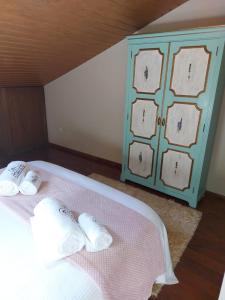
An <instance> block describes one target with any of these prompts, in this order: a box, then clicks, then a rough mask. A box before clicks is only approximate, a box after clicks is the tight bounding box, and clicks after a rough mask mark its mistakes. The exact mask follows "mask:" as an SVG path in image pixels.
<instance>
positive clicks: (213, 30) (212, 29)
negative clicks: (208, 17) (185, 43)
mask: <svg viewBox="0 0 225 300" xmlns="http://www.w3.org/2000/svg"><path fill="white" fill-rule="evenodd" d="M203 33H204V34H209V38H210V36H211V37H214V36H215V34H216V35H217V37H221V38H222V37H224V38H225V25H218V26H209V27H198V28H190V29H185V30H183V29H181V30H176V31H167V32H155V33H144V34H133V35H130V36H128V37H127V39H128V42H132V41H134V42H135V41H136V42H137V41H138V40H139V39H145V38H147V39H150V38H154V39H155V38H167V37H170V38H171V37H173V36H174V37H182V36H184V35H189V34H192V35H193V34H196V35H197V34H203ZM204 38H205V37H204Z"/></svg>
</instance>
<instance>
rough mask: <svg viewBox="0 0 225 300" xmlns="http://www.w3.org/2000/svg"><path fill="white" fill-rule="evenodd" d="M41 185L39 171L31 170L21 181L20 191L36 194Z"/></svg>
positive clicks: (25, 193) (26, 193) (24, 193)
mask: <svg viewBox="0 0 225 300" xmlns="http://www.w3.org/2000/svg"><path fill="white" fill-rule="evenodd" d="M40 185H41V177H40V176H39V174H38V173H37V172H34V171H29V172H28V173H27V174H26V176H25V177H24V178H23V180H22V181H21V183H20V186H19V191H20V192H21V194H23V195H35V194H37V192H38V189H39V187H40Z"/></svg>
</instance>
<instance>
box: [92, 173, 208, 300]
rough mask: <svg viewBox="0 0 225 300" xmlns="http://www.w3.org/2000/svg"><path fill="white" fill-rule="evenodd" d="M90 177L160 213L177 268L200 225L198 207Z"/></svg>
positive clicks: (113, 181)
mask: <svg viewBox="0 0 225 300" xmlns="http://www.w3.org/2000/svg"><path fill="white" fill-rule="evenodd" d="M90 177H91V178H93V179H95V180H97V181H100V182H102V183H105V184H107V185H109V186H112V187H114V188H116V189H118V190H120V191H122V192H124V193H126V194H129V195H131V196H133V197H136V198H138V199H139V200H141V201H143V202H145V203H146V204H148V205H149V206H151V208H153V209H154V210H155V211H156V212H157V213H158V215H159V216H160V217H161V219H162V220H163V222H164V224H165V226H166V229H167V233H168V239H169V245H170V252H171V258H172V263H173V267H174V268H175V266H176V265H177V263H178V262H179V261H180V259H181V256H182V254H183V253H184V250H185V248H186V247H187V245H188V243H189V242H190V240H191V238H192V236H193V235H194V232H195V230H196V229H197V227H198V224H199V221H200V220H201V217H202V213H201V212H200V211H198V210H196V209H192V208H189V207H186V206H183V205H181V204H179V203H176V202H175V201H173V200H166V199H164V198H162V197H159V196H157V195H154V194H151V193H149V192H147V191H144V190H142V189H139V188H137V187H133V186H131V185H128V184H125V183H122V182H120V181H117V180H114V179H111V178H107V177H104V176H102V175H99V174H95V173H94V174H91V175H90ZM161 288H162V285H159V284H155V285H154V286H153V290H152V295H153V296H157V295H158V293H159V292H160V290H161Z"/></svg>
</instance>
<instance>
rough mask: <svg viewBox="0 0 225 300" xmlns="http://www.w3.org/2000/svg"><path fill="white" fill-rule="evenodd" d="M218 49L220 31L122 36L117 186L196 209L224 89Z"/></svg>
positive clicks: (224, 34) (222, 38)
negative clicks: (124, 62)
mask: <svg viewBox="0 0 225 300" xmlns="http://www.w3.org/2000/svg"><path fill="white" fill-rule="evenodd" d="M224 42H225V26H219V27H209V28H199V29H192V30H185V31H178V32H166V33H156V34H144V35H132V36H130V37H128V79H127V94H126V107H125V126H124V145H123V166H122V174H121V180H122V181H125V180H130V181H133V182H136V183H139V184H141V185H144V186H147V187H149V188H152V189H156V190H158V191H160V192H163V193H166V194H169V195H172V196H175V197H177V198H180V199H183V200H186V201H187V202H188V203H189V205H190V206H192V207H196V205H197V202H198V200H199V199H200V198H201V197H202V196H203V194H204V192H205V184H206V179H207V170H208V166H209V161H210V156H211V149H212V144H213V137H214V133H215V128H216V123H217V119H218V112H219V106H220V102H221V99H222V95H223V90H224V80H225V58H224Z"/></svg>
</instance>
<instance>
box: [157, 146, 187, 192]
mask: <svg viewBox="0 0 225 300" xmlns="http://www.w3.org/2000/svg"><path fill="white" fill-rule="evenodd" d="M192 165H193V159H192V158H191V156H190V154H189V153H185V152H181V151H176V150H171V149H168V150H167V151H166V152H164V153H163V154H162V161H161V175H160V179H161V180H162V182H163V183H164V185H166V186H169V187H172V188H175V189H178V190H181V191H184V190H185V189H188V188H189V187H190V181H191V173H192Z"/></svg>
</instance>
